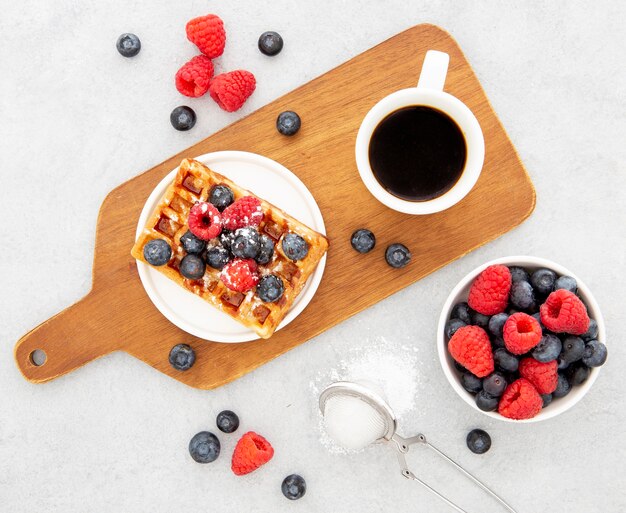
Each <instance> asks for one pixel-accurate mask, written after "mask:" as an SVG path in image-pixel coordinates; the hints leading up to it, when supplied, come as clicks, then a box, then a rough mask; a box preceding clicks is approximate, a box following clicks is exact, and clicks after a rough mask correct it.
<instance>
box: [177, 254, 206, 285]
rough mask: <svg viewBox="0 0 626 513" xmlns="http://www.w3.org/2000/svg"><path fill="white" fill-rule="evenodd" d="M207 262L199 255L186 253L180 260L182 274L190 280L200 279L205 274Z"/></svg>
mask: <svg viewBox="0 0 626 513" xmlns="http://www.w3.org/2000/svg"><path fill="white" fill-rule="evenodd" d="M204 271H206V264H205V263H204V260H202V258H201V257H199V256H198V255H185V256H184V257H183V259H182V260H181V261H180V274H182V275H183V276H184V277H185V278H187V279H188V280H199V279H200V278H202V277H203V276H204Z"/></svg>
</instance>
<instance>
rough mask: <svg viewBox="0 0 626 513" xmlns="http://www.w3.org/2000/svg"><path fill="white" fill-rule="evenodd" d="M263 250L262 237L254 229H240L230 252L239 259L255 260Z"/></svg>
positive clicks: (236, 232)
mask: <svg viewBox="0 0 626 513" xmlns="http://www.w3.org/2000/svg"><path fill="white" fill-rule="evenodd" d="M259 249H261V237H260V236H259V232H258V231H256V229H254V228H250V227H246V228H239V229H238V230H236V231H235V239H234V240H233V243H232V244H231V246H230V252H231V253H232V254H233V255H235V256H236V257H239V258H255V257H256V256H257V255H258V254H259Z"/></svg>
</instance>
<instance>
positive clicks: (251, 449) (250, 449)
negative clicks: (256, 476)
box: [230, 431, 274, 476]
mask: <svg viewBox="0 0 626 513" xmlns="http://www.w3.org/2000/svg"><path fill="white" fill-rule="evenodd" d="M272 456H274V448H273V447H272V446H271V444H270V443H269V442H268V441H267V440H266V439H265V438H263V437H262V436H261V435H257V434H256V433H255V432H254V431H248V432H247V433H246V434H245V435H243V436H242V437H241V438H240V439H239V441H238V442H237V445H236V446H235V451H234V452H233V459H232V462H231V466H230V468H231V469H232V471H233V473H234V474H235V475H236V476H243V475H244V474H249V473H250V472H252V471H253V470H256V469H257V468H259V467H260V466H261V465H264V464H265V463H267V462H268V461H269V460H271V459H272Z"/></svg>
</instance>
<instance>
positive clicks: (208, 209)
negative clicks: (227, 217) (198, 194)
mask: <svg viewBox="0 0 626 513" xmlns="http://www.w3.org/2000/svg"><path fill="white" fill-rule="evenodd" d="M188 223H189V231H190V232H191V233H193V234H194V235H195V236H196V237H198V238H199V239H202V240H210V239H214V238H215V237H217V236H218V235H219V234H220V233H222V216H221V215H220V213H219V211H218V210H217V209H216V208H215V207H214V206H213V205H211V204H210V203H204V202H198V203H196V204H195V205H194V206H193V207H191V210H190V211H189V219H188Z"/></svg>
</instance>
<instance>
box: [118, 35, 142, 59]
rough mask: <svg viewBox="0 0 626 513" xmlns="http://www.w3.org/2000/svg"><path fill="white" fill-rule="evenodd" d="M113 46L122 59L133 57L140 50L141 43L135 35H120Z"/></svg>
mask: <svg viewBox="0 0 626 513" xmlns="http://www.w3.org/2000/svg"><path fill="white" fill-rule="evenodd" d="M115 46H116V47H117V51H118V52H120V54H121V55H123V56H124V57H134V56H135V55H137V54H138V53H139V50H141V41H139V38H138V37H137V36H136V35H135V34H122V35H121V36H120V37H118V38H117V44H116V45H115Z"/></svg>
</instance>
